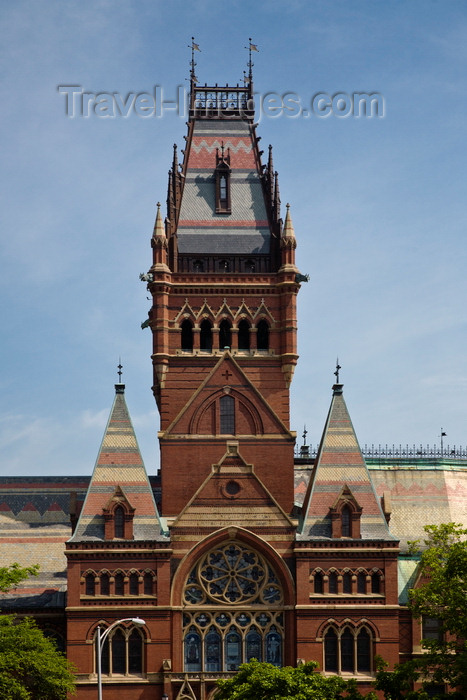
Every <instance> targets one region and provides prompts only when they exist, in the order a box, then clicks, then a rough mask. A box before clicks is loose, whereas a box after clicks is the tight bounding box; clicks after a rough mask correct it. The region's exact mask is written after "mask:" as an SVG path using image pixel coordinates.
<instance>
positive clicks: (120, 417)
mask: <svg viewBox="0 0 467 700" xmlns="http://www.w3.org/2000/svg"><path fill="white" fill-rule="evenodd" d="M124 388H125V386H124V384H116V385H115V399H114V403H113V406H112V409H111V411H110V417H109V421H108V423H107V426H106V429H105V432H104V437H103V440H102V443H101V447H100V450H99V454H98V456H97V460H96V464H95V467H94V472H93V474H92V477H91V482H90V484H89V488H88V492H87V495H86V500H85V502H84V505H83V508H82V511H81V514H80V517H79V521H78V524H77V526H76V530H75V532H74V535H73V537H72V540H73V541H82V540H104V539H105V514H104V510H105V509H107V508H108V504H109V501H110V500H111V499H112V498H113V497H115V494H116V492H117V491H119V492H122V493H123V494H124V495H125V499H126V500H127V502H128V503H129V504H131V507H132V508H133V509H134V517H133V539H134V540H148V539H155V538H157V537H158V536H159V535H160V533H161V525H160V521H159V515H158V512H157V507H156V504H155V501H154V495H153V492H152V488H151V485H150V483H149V479H148V475H147V473H146V469H145V466H144V462H143V459H142V457H141V453H140V451H139V447H138V442H137V440H136V435H135V432H134V429H133V425H132V423H131V418H130V414H129V411H128V407H127V405H126V401H125V394H124Z"/></svg>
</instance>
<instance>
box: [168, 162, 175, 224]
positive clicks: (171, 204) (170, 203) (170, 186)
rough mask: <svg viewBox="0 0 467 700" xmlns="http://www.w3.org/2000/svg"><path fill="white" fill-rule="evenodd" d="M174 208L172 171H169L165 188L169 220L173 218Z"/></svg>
mask: <svg viewBox="0 0 467 700" xmlns="http://www.w3.org/2000/svg"><path fill="white" fill-rule="evenodd" d="M174 208H175V202H174V189H173V178H172V171H171V170H169V184H168V186H167V216H168V217H169V220H173V218H174Z"/></svg>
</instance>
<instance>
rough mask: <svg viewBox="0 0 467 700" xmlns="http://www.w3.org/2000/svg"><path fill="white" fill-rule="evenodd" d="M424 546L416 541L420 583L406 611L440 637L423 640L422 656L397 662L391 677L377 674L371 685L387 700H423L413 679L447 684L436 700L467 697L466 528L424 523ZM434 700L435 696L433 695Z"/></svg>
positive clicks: (387, 673) (386, 673)
mask: <svg viewBox="0 0 467 700" xmlns="http://www.w3.org/2000/svg"><path fill="white" fill-rule="evenodd" d="M425 532H426V533H427V537H426V539H425V540H424V546H425V548H424V549H423V550H421V551H420V549H419V545H420V543H419V542H416V543H413V545H412V551H414V552H415V551H418V553H419V554H420V567H419V584H420V585H418V586H417V587H416V588H414V589H412V590H411V591H410V594H409V597H410V600H409V608H410V610H411V611H412V613H413V615H414V617H416V618H418V619H423V618H430V619H433V620H437V621H438V625H439V635H433V638H430V639H424V640H422V646H423V649H424V653H423V654H422V655H420V657H418V658H416V659H413V660H411V661H408V662H406V663H405V664H400V665H399V666H398V667H397V668H396V670H395V673H390V672H388V671H384V670H381V671H380V672H379V673H378V676H377V681H376V685H375V687H376V688H378V689H380V690H383V691H384V693H385V697H386V698H391V700H399V698H406V699H407V700H412V698H420V699H421V698H425V697H428V696H427V695H426V694H425V692H424V690H423V689H422V690H421V691H411V690H410V688H411V687H412V683H413V681H414V680H418V681H419V682H422V684H423V687H424V688H426V687H428V686H430V685H436V686H443V685H448V686H450V690H447V691H446V692H444V693H440V694H438V695H437V696H435V697H438V698H456V699H459V700H460V699H461V698H463V699H465V698H466V697H467V641H466V640H467V539H466V537H467V529H464V528H463V527H462V526H461V525H458V524H456V523H445V524H442V525H427V526H426V527H425ZM431 697H433V695H432V696H431Z"/></svg>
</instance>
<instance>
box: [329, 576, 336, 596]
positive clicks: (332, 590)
mask: <svg viewBox="0 0 467 700" xmlns="http://www.w3.org/2000/svg"><path fill="white" fill-rule="evenodd" d="M328 585H329V593H337V574H336V572H335V571H331V573H330V574H329V583H328Z"/></svg>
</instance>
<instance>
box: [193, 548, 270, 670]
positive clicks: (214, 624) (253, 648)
mask: <svg viewBox="0 0 467 700" xmlns="http://www.w3.org/2000/svg"><path fill="white" fill-rule="evenodd" d="M182 605H183V638H184V665H185V668H184V670H185V671H186V672H190V671H196V672H199V671H206V672H211V673H220V672H223V671H235V670H237V669H238V667H239V666H240V664H241V663H244V662H247V661H250V660H251V659H252V658H255V659H258V660H259V661H262V660H264V661H267V662H269V663H272V664H274V665H275V666H281V665H282V658H283V644H284V622H283V610H282V607H283V605H284V599H283V594H282V588H281V585H280V583H279V580H278V578H277V576H276V574H275V572H274V571H273V569H272V568H271V567H270V566H269V564H268V563H267V561H266V560H265V559H264V558H263V557H262V556H261V555H260V554H259V553H258V552H256V551H254V550H253V549H251V548H250V547H248V546H246V545H245V544H243V543H240V542H236V541H233V542H232V541H229V542H228V543H224V544H222V545H219V546H218V547H216V548H215V549H213V550H211V551H210V552H208V553H207V554H205V555H204V556H203V558H202V559H201V560H200V561H199V562H198V563H197V564H196V565H195V566H194V567H193V568H192V570H191V572H190V574H189V576H188V578H187V580H186V583H185V587H184V592H183V601H182ZM200 606H202V609H201V610H200Z"/></svg>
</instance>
